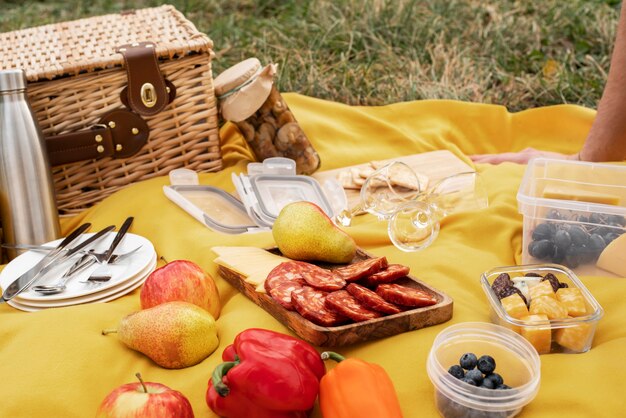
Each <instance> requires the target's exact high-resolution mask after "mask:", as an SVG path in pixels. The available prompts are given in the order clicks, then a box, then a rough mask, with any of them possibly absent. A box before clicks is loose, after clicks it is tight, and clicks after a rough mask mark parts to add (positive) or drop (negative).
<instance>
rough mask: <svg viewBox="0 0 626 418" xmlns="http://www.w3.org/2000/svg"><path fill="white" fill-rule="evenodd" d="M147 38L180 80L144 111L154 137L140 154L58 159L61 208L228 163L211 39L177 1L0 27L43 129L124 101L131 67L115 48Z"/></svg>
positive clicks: (4, 53) (67, 125)
mask: <svg viewBox="0 0 626 418" xmlns="http://www.w3.org/2000/svg"><path fill="white" fill-rule="evenodd" d="M142 41H152V42H155V43H156V44H157V48H156V53H157V56H158V57H159V58H160V63H159V67H160V69H161V72H162V73H163V74H164V76H165V77H166V78H167V79H168V80H170V81H171V82H172V83H174V85H175V86H176V92H177V95H176V99H175V100H174V101H173V102H172V103H171V104H169V105H168V106H167V107H166V108H165V110H164V111H163V112H161V113H159V114H158V115H155V116H153V117H146V118H144V119H145V120H146V122H147V123H148V126H149V127H150V139H149V141H148V142H147V144H146V145H145V146H144V147H143V148H142V150H141V151H140V152H139V153H137V154H135V155H134V156H132V157H130V158H127V159H112V158H103V159H98V160H90V161H84V162H78V163H72V164H68V165H64V166H58V167H53V169H52V172H53V178H54V182H55V188H56V194H57V204H58V207H59V212H60V213H61V214H73V213H77V212H79V211H81V210H83V209H85V208H87V207H89V206H91V205H92V204H94V203H96V202H98V201H100V200H102V199H103V198H104V197H106V196H108V195H110V194H111V193H113V192H114V191H116V190H118V189H120V188H122V187H124V186H126V185H128V184H130V183H133V182H135V181H138V180H144V179H148V178H152V177H155V176H160V175H164V174H167V173H168V172H169V171H170V170H172V169H174V168H179V167H187V168H190V169H192V170H195V171H218V170H220V169H221V168H222V161H221V152H220V146H219V137H218V129H217V123H218V122H217V101H216V99H215V94H214V91H213V78H212V70H211V59H212V57H213V52H212V42H211V40H210V39H209V38H208V37H207V36H206V35H204V34H202V33H200V32H198V31H197V30H196V28H195V27H194V25H193V24H192V23H191V22H189V21H188V20H186V19H185V17H184V16H183V15H182V14H181V13H179V12H178V11H176V10H175V9H174V8H173V7H172V6H162V7H157V8H151V9H142V10H137V11H136V12H134V13H128V14H114V15H106V16H100V17H94V18H89V19H82V20H78V21H74V22H65V23H59V24H53V25H46V26H40V27H36V28H30V29H25V30H19V31H15V32H9V33H4V34H0V69H9V68H22V69H24V70H25V71H26V74H27V78H28V80H29V86H28V96H29V99H30V102H31V105H32V107H33V110H34V111H35V113H36V115H37V119H38V121H39V124H40V126H41V128H42V130H43V133H44V136H46V137H48V136H54V135H58V134H61V133H66V132H74V131H78V130H81V129H86V128H89V127H90V126H93V125H94V124H95V123H97V121H98V120H99V119H100V117H102V116H103V115H104V114H105V113H107V112H109V111H111V110H114V109H119V108H122V107H123V105H122V104H121V101H120V97H119V94H120V92H121V90H122V89H123V88H124V87H125V86H126V85H127V76H126V71H125V70H124V69H123V68H122V64H123V58H122V56H121V55H120V54H116V53H115V48H116V47H117V46H119V45H123V44H128V43H132V42H142ZM50 80H51V81H50Z"/></svg>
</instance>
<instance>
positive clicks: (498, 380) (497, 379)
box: [485, 373, 504, 387]
mask: <svg viewBox="0 0 626 418" xmlns="http://www.w3.org/2000/svg"><path fill="white" fill-rule="evenodd" d="M485 380H490V381H491V382H492V383H493V385H494V387H498V386H500V385H502V384H503V383H504V380H502V376H500V375H499V374H498V373H491V374H490V375H487V376H485Z"/></svg>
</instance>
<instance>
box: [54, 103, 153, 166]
mask: <svg viewBox="0 0 626 418" xmlns="http://www.w3.org/2000/svg"><path fill="white" fill-rule="evenodd" d="M149 136H150V130H149V128H148V124H147V123H146V121H144V120H143V119H142V118H141V116H139V115H137V114H136V113H133V112H130V111H128V110H114V111H112V112H109V113H107V114H106V115H104V116H103V117H102V119H100V121H99V122H98V124H96V125H94V126H93V127H92V128H91V129H88V130H83V131H79V132H72V133H69V134H62V135H57V136H52V137H48V138H46V148H47V149H48V158H49V160H50V165H52V166H57V165H63V164H69V163H73V162H76V161H82V160H92V159H95V158H102V157H113V158H127V157H130V156H131V155H133V154H135V153H136V152H137V151H139V150H140V149H141V147H143V146H144V144H145V143H146V141H148V137H149Z"/></svg>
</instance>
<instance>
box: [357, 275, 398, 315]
mask: <svg viewBox="0 0 626 418" xmlns="http://www.w3.org/2000/svg"><path fill="white" fill-rule="evenodd" d="M346 290H347V291H348V293H350V294H351V295H352V296H354V298H355V299H356V300H358V301H359V302H361V304H362V305H364V306H365V307H366V308H368V309H371V310H373V311H377V312H382V313H386V314H391V315H393V314H397V313H400V312H402V309H401V308H400V307H399V306H397V305H394V304H393V303H390V302H387V301H386V300H385V299H383V298H382V297H380V296H379V295H378V294H377V293H376V292H374V291H372V290H369V289H368V288H366V287H363V286H361V285H358V284H356V283H350V284H348V286H346Z"/></svg>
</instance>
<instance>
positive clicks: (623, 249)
mask: <svg viewBox="0 0 626 418" xmlns="http://www.w3.org/2000/svg"><path fill="white" fill-rule="evenodd" d="M596 265H597V266H598V267H600V268H601V269H604V270H607V271H610V272H611V273H614V274H617V275H618V276H622V277H626V234H622V235H620V236H619V237H617V238H615V239H614V240H613V241H611V242H610V243H609V245H607V246H606V248H605V249H604V250H602V253H600V257H598V261H597V263H596Z"/></svg>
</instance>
